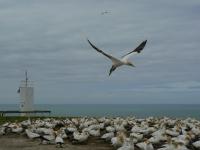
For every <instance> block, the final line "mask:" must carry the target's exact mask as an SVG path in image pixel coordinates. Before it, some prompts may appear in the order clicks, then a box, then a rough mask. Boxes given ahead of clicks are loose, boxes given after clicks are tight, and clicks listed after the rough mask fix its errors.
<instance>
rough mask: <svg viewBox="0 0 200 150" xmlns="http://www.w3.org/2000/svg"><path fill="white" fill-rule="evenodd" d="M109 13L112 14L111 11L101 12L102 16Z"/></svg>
mask: <svg viewBox="0 0 200 150" xmlns="http://www.w3.org/2000/svg"><path fill="white" fill-rule="evenodd" d="M108 13H111V12H110V11H103V12H101V15H105V14H108Z"/></svg>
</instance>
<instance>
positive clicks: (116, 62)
mask: <svg viewBox="0 0 200 150" xmlns="http://www.w3.org/2000/svg"><path fill="white" fill-rule="evenodd" d="M87 41H88V43H89V44H90V45H91V46H92V47H93V48H94V49H95V50H96V51H97V52H99V53H101V54H103V55H104V56H106V57H108V58H109V59H110V60H111V61H112V67H111V69H110V72H109V76H110V75H111V73H112V72H113V71H114V70H115V69H116V68H117V67H120V66H122V65H128V66H131V67H135V65H133V63H131V62H130V61H129V60H128V58H129V57H130V56H131V55H132V54H134V53H140V52H141V51H142V50H143V48H144V47H145V45H146V43H147V40H145V41H143V42H142V43H141V44H140V45H139V46H138V47H137V48H135V49H134V50H132V51H131V52H129V53H128V54H126V55H124V56H122V58H121V59H118V58H115V57H113V56H111V55H109V54H107V53H105V52H103V51H102V50H101V49H99V48H97V47H96V46H94V45H93V44H92V43H91V42H90V41H89V40H88V39H87Z"/></svg>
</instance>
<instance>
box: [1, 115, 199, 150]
mask: <svg viewBox="0 0 200 150" xmlns="http://www.w3.org/2000/svg"><path fill="white" fill-rule="evenodd" d="M9 134H20V135H22V136H26V137H27V138H29V139H30V140H36V139H40V140H36V141H38V144H39V143H40V144H54V145H56V147H65V146H66V143H69V142H71V143H72V144H87V143H88V139H91V138H98V139H101V140H102V141H105V142H107V143H110V144H111V145H112V146H113V149H116V150H198V149H200V139H199V138H200V121H199V120H196V119H192V118H186V119H172V118H168V117H163V118H154V117H148V118H146V119H138V118H135V117H127V118H121V117H116V118H106V117H102V118H92V117H80V118H65V119H60V118H59V119H56V118H44V119H33V118H31V119H28V120H25V121H22V122H14V123H13V122H12V123H11V122H6V123H4V124H2V125H0V137H2V136H4V135H9ZM39 141H40V142H39ZM52 146H53V145H52Z"/></svg>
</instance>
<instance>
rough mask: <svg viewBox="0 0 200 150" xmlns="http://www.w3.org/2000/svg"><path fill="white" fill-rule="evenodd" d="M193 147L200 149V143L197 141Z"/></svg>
mask: <svg viewBox="0 0 200 150" xmlns="http://www.w3.org/2000/svg"><path fill="white" fill-rule="evenodd" d="M192 145H193V146H194V147H196V148H200V141H196V142H194V143H192Z"/></svg>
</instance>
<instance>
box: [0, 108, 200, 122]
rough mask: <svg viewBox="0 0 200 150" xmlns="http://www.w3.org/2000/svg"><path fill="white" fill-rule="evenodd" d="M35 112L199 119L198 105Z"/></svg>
mask: <svg viewBox="0 0 200 150" xmlns="http://www.w3.org/2000/svg"><path fill="white" fill-rule="evenodd" d="M35 109H36V110H51V116H73V117H76V116H88V117H102V116H107V117H117V116H120V117H126V116H135V117H138V118H145V117H149V116H153V117H163V116H168V117H173V118H186V117H192V118H197V119H200V105H196V104H181V105H180V104H51V105H49V104H40V105H35ZM0 110H19V106H18V105H14V104H0Z"/></svg>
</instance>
